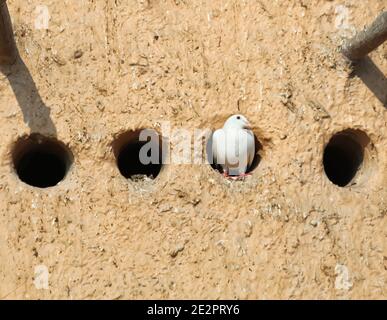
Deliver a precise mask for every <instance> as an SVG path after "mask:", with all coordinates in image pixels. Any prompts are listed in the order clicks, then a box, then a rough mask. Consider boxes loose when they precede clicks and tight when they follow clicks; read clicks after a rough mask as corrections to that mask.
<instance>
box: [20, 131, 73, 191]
mask: <svg viewBox="0 0 387 320" xmlns="http://www.w3.org/2000/svg"><path fill="white" fill-rule="evenodd" d="M72 162H73V156H72V154H71V152H70V151H69V149H68V148H67V147H66V146H65V145H64V144H63V143H62V142H60V141H58V140H56V139H53V138H47V137H44V136H41V135H38V134H33V135H30V136H27V137H24V138H21V139H20V140H19V141H18V142H17V143H16V144H15V147H14V149H13V163H14V167H15V170H16V173H17V175H18V177H19V179H20V180H21V181H23V182H25V183H27V184H29V185H31V186H33V187H38V188H48V187H53V186H56V185H57V184H58V183H59V182H61V181H62V180H63V179H64V178H65V176H66V174H67V172H68V170H69V168H70V167H71V164H72Z"/></svg>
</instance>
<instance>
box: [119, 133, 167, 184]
mask: <svg viewBox="0 0 387 320" xmlns="http://www.w3.org/2000/svg"><path fill="white" fill-rule="evenodd" d="M141 132H142V133H143V137H141V136H140V134H141ZM145 139H146V140H145ZM142 140H145V141H142ZM113 152H114V155H115V157H116V161H117V166H118V169H119V171H120V173H121V174H122V175H123V176H124V177H125V178H128V179H131V180H136V181H137V180H143V179H144V178H145V177H148V178H150V179H154V178H156V177H157V176H158V175H159V173H160V171H161V168H162V164H163V153H162V139H161V137H160V135H159V134H158V133H157V132H156V131H155V130H151V129H144V130H136V131H129V132H126V133H123V134H121V135H120V136H119V137H118V138H117V139H116V140H115V141H114V142H113Z"/></svg>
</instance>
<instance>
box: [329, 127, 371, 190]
mask: <svg viewBox="0 0 387 320" xmlns="http://www.w3.org/2000/svg"><path fill="white" fill-rule="evenodd" d="M367 140H368V141H369V139H368V137H366V135H365V133H363V132H361V131H358V130H356V131H355V130H347V131H343V132H341V133H338V134H336V135H334V136H333V137H332V138H331V140H330V141H329V143H328V144H327V146H326V147H325V150H324V157H323V165H324V171H325V173H326V175H327V177H328V179H329V180H330V181H331V182H332V183H334V184H336V185H337V186H339V187H345V186H347V185H348V184H349V183H350V182H351V181H352V180H353V179H354V178H355V176H356V174H357V172H358V170H359V169H360V167H361V165H362V163H363V160H364V147H365V146H366V145H367V144H368V141H367Z"/></svg>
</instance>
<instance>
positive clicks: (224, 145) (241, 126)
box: [212, 115, 255, 175]
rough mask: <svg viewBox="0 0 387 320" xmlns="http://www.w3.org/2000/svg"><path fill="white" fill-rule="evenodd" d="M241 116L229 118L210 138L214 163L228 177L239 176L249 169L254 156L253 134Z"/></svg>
mask: <svg viewBox="0 0 387 320" xmlns="http://www.w3.org/2000/svg"><path fill="white" fill-rule="evenodd" d="M248 127H249V122H248V121H247V119H246V118H245V117H244V116H242V115H234V116H232V117H230V118H229V119H228V120H227V121H226V122H225V124H224V126H223V128H222V129H218V130H216V131H215V132H214V134H213V136H212V153H213V160H214V163H216V164H218V165H220V166H221V167H222V168H223V171H224V172H225V173H227V174H230V175H241V174H244V173H246V171H247V170H249V168H250V167H251V165H252V163H253V161H254V156H255V141H254V134H253V132H252V131H251V130H249V129H247V128H248Z"/></svg>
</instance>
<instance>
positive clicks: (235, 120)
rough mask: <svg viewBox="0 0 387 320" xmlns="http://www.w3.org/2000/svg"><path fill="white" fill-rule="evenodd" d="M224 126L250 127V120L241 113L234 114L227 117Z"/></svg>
mask: <svg viewBox="0 0 387 320" xmlns="http://www.w3.org/2000/svg"><path fill="white" fill-rule="evenodd" d="M224 128H238V129H251V125H250V122H249V121H248V120H247V119H246V117H244V116H242V115H241V114H235V115H233V116H231V117H230V118H228V119H227V121H226V122H225V124H224Z"/></svg>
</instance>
